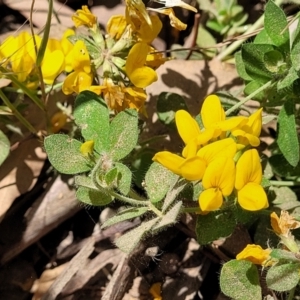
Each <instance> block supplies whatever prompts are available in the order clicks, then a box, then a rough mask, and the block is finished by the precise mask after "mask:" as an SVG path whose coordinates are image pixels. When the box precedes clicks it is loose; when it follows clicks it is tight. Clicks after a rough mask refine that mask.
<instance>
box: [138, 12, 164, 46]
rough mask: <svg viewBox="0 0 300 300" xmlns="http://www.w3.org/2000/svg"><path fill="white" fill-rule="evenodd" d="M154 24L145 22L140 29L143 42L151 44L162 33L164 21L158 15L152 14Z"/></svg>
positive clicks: (139, 32)
mask: <svg viewBox="0 0 300 300" xmlns="http://www.w3.org/2000/svg"><path fill="white" fill-rule="evenodd" d="M150 19H151V23H152V25H149V24H148V23H146V22H143V23H142V25H141V27H140V29H139V30H138V36H139V38H140V39H142V41H143V42H145V43H147V44H150V43H151V42H152V41H153V40H154V39H155V38H156V37H157V36H158V34H159V33H160V31H161V29H162V22H161V21H160V19H159V17H158V16H157V15H152V16H150Z"/></svg>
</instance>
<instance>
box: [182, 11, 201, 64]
mask: <svg viewBox="0 0 300 300" xmlns="http://www.w3.org/2000/svg"><path fill="white" fill-rule="evenodd" d="M199 23H200V14H195V17H194V26H193V39H192V47H191V49H190V51H189V53H188V55H187V57H186V58H185V60H188V59H189V58H190V57H191V55H192V53H193V48H194V47H195V45H196V44H197V36H198V31H199Z"/></svg>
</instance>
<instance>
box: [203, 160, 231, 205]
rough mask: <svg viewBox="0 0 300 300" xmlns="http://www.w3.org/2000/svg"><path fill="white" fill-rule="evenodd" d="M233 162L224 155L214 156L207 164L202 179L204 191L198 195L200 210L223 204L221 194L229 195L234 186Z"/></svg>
mask: <svg viewBox="0 0 300 300" xmlns="http://www.w3.org/2000/svg"><path fill="white" fill-rule="evenodd" d="M234 180H235V164H234V161H233V159H230V158H228V157H226V156H221V157H218V158H215V159H214V160H213V161H212V162H211V163H210V164H208V166H207V168H206V170H205V173H204V175H203V179H202V185H203V187H204V189H205V190H204V191H203V192H202V193H201V194H200V197H199V206H200V208H201V210H202V211H213V210H216V209H219V208H220V207H221V206H222V204H223V196H225V197H226V196H229V195H230V194H231V193H232V191H233V188H234Z"/></svg>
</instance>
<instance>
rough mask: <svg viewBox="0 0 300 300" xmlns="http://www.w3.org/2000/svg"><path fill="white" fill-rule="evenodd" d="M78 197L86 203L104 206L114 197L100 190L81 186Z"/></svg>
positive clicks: (77, 192) (77, 193)
mask: <svg viewBox="0 0 300 300" xmlns="http://www.w3.org/2000/svg"><path fill="white" fill-rule="evenodd" d="M76 198H77V199H78V200H79V201H80V202H83V203H85V204H89V205H93V206H103V205H107V204H109V203H110V202H111V201H112V200H113V198H112V197H111V196H110V195H108V194H106V193H104V192H101V191H99V190H94V189H90V188H87V187H84V186H80V187H79V188H78V189H77V191H76Z"/></svg>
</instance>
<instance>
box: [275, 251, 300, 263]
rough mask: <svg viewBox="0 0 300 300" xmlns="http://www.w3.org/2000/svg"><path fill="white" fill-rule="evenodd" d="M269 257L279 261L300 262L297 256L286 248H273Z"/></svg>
mask: <svg viewBox="0 0 300 300" xmlns="http://www.w3.org/2000/svg"><path fill="white" fill-rule="evenodd" d="M270 257H271V258H273V259H275V260H279V261H285V262H290V263H300V260H299V258H297V257H296V253H293V252H291V251H287V250H281V249H273V250H272V252H271V253H270Z"/></svg>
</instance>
